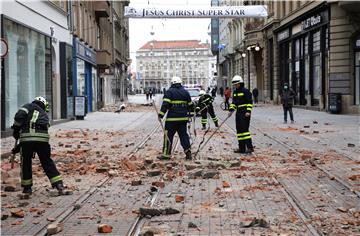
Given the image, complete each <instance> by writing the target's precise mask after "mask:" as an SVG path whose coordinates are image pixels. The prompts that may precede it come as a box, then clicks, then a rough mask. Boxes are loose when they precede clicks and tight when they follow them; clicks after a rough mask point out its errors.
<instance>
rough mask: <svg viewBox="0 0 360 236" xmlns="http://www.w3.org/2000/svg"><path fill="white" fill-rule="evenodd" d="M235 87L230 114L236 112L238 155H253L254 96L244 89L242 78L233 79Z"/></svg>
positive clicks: (235, 77)
mask: <svg viewBox="0 0 360 236" xmlns="http://www.w3.org/2000/svg"><path fill="white" fill-rule="evenodd" d="M231 82H232V84H233V85H234V87H235V90H234V93H233V100H232V103H231V105H230V112H234V111H235V110H236V131H237V139H238V142H239V149H238V150H235V152H236V153H251V152H253V151H254V147H253V145H252V141H251V135H250V132H249V126H250V116H251V111H252V107H253V105H252V95H251V92H250V91H249V90H248V89H247V88H245V87H244V80H243V78H242V77H241V76H239V75H235V76H234V77H233V79H232V81H231Z"/></svg>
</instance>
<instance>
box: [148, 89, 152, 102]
mask: <svg viewBox="0 0 360 236" xmlns="http://www.w3.org/2000/svg"><path fill="white" fill-rule="evenodd" d="M149 96H150V100H151V99H152V96H153V91H152V89H150V90H149Z"/></svg>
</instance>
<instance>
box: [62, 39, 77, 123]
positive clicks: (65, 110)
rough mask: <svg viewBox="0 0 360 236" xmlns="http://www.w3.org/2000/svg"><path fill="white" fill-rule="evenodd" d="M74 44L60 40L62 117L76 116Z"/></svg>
mask: <svg viewBox="0 0 360 236" xmlns="http://www.w3.org/2000/svg"><path fill="white" fill-rule="evenodd" d="M72 61H73V53H72V46H71V45H69V44H67V43H65V42H60V84H61V92H60V93H61V95H60V97H61V98H60V100H61V118H62V119H66V118H71V117H73V116H74V81H73V76H72Z"/></svg>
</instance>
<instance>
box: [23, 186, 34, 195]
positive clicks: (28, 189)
mask: <svg viewBox="0 0 360 236" xmlns="http://www.w3.org/2000/svg"><path fill="white" fill-rule="evenodd" d="M22 192H23V193H24V194H32V189H31V186H28V187H24V189H23V191H22Z"/></svg>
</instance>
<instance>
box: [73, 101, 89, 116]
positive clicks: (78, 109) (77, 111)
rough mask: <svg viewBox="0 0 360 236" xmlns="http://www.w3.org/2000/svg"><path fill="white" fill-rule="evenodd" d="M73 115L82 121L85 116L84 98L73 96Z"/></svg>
mask: <svg viewBox="0 0 360 236" xmlns="http://www.w3.org/2000/svg"><path fill="white" fill-rule="evenodd" d="M74 100H75V102H74V104H75V107H74V115H75V116H76V117H78V118H80V119H84V116H85V105H86V102H85V97H84V96H75V97H74Z"/></svg>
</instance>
